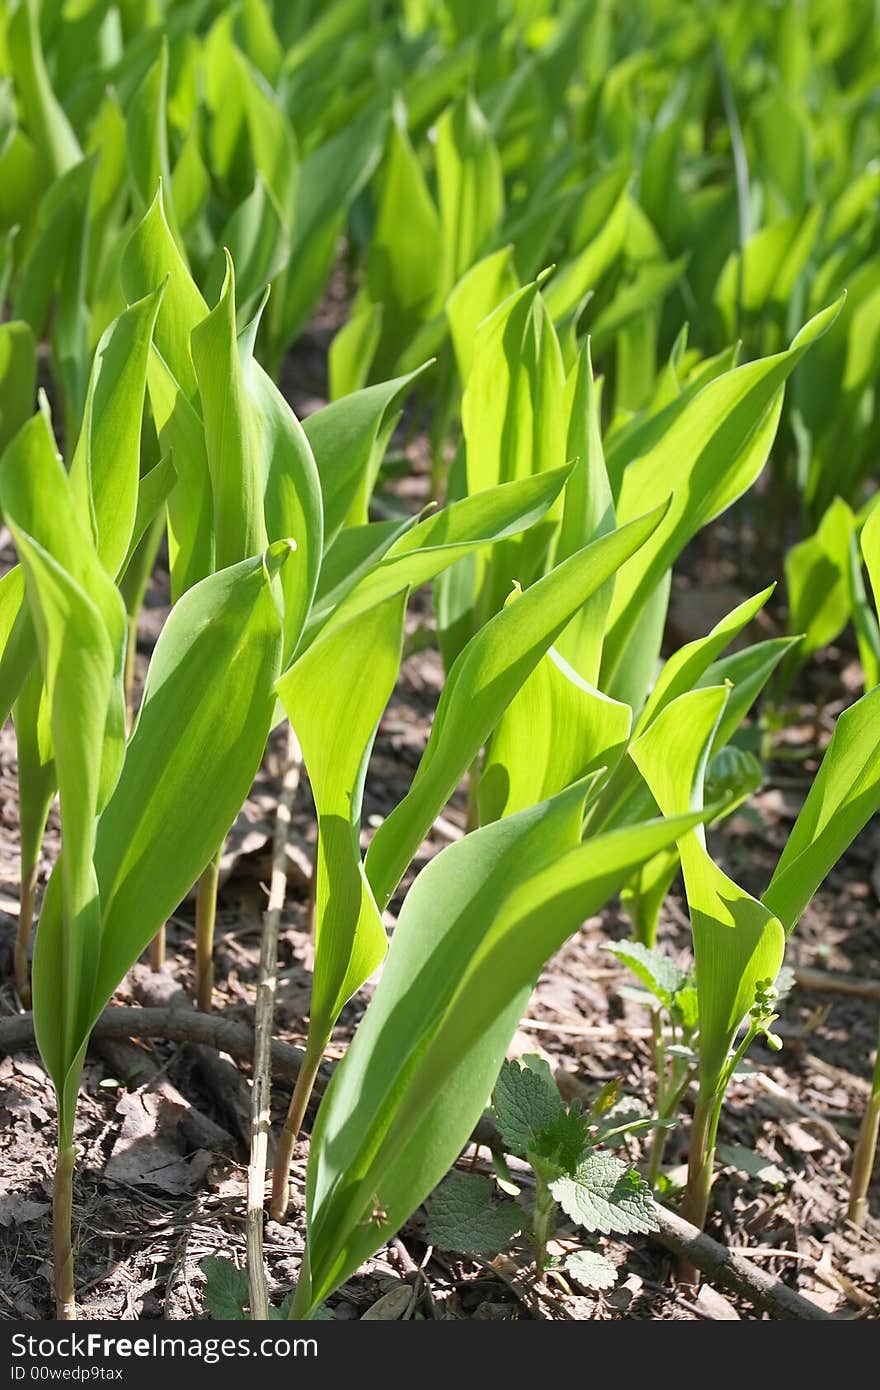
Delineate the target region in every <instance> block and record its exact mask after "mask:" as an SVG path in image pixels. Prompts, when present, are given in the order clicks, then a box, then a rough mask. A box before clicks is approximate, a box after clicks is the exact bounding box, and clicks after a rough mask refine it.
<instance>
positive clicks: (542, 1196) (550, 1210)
mask: <svg viewBox="0 0 880 1390" xmlns="http://www.w3.org/2000/svg"><path fill="white" fill-rule="evenodd" d="M533 1223H534V1236H535V1264H536V1266H537V1270H538V1277H539V1278H540V1279H543V1277H544V1270H545V1269H546V1267H547V1245H548V1242H549V1241H550V1240H551V1239H552V1237H553V1234H554V1232H555V1230H556V1202H555V1200H554V1198H553V1194H552V1192H551V1191H550V1188H549V1186H548V1184H547V1183H546V1182H545V1181H544V1179H543V1178H542V1177H541V1174H540V1173H538V1172H536V1173H535V1211H534V1216H533Z"/></svg>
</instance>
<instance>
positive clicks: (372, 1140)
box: [295, 787, 694, 1317]
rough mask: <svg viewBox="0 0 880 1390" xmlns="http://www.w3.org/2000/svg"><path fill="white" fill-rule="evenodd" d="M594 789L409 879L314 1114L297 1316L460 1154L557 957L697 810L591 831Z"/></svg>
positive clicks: (576, 791)
mask: <svg viewBox="0 0 880 1390" xmlns="http://www.w3.org/2000/svg"><path fill="white" fill-rule="evenodd" d="M583 795H584V788H583V787H576V788H572V789H569V790H568V791H566V792H563V793H561V794H560V795H559V796H558V797H555V798H554V799H553V800H552V801H550V802H547V803H544V804H543V805H541V806H539V807H535V808H532V809H529V810H527V811H523V812H520V813H519V815H516V816H509V817H507V818H506V819H505V820H502V821H497V822H495V823H494V824H493V825H490V826H487V827H486V828H485V829H483V830H478V831H476V832H475V833H474V834H472V835H468V836H466V837H465V838H464V839H463V840H461V841H459V842H458V843H457V844H454V845H451V846H449V847H448V848H447V849H445V850H444V851H443V852H442V853H441V854H439V855H438V856H437V857H436V858H435V859H433V860H432V861H431V862H430V863H429V864H428V866H427V867H426V868H425V869H424V870H423V872H422V873H421V874H420V876H419V878H418V879H417V880H416V883H415V885H414V886H413V888H412V889H411V890H410V892H409V894H408V896H407V899H406V902H405V904H404V907H403V911H402V913H401V915H400V918H399V920H398V924H397V928H396V930H395V933H394V937H393V940H392V944H391V949H390V952H389V955H388V958H387V960H386V963H385V967H384V969H383V972H382V978H381V980H380V982H379V986H378V989H377V990H376V994H375V995H374V998H373V1001H372V1003H371V1004H370V1006H369V1008H368V1010H367V1013H366V1015H365V1017H364V1019H363V1021H362V1023H361V1025H360V1027H359V1029H358V1031H357V1033H356V1035H355V1040H354V1042H353V1044H352V1046H351V1047H350V1049H349V1051H348V1053H347V1054H346V1056H345V1059H344V1061H343V1062H342V1065H341V1066H340V1067H339V1068H338V1070H337V1072H336V1074H335V1076H334V1079H333V1081H332V1082H331V1085H330V1087H329V1089H328V1091H327V1093H326V1094H325V1097H324V1100H323V1102H322V1104H321V1109H320V1111H319V1114H318V1119H317V1123H316V1127H315V1130H314V1133H313V1140H312V1149H311V1155H310V1162H309V1175H308V1205H309V1250H310V1254H309V1269H308V1270H307V1271H306V1276H307V1277H306V1278H304V1279H302V1280H301V1282H300V1287H299V1288H298V1290H297V1296H296V1304H295V1311H296V1315H297V1316H300V1317H301V1316H304V1315H306V1314H307V1312H308V1310H309V1308H310V1307H311V1306H314V1304H315V1303H317V1302H319V1301H320V1300H321V1299H322V1298H324V1297H326V1296H327V1294H328V1293H329V1292H330V1291H332V1289H333V1288H335V1287H337V1286H338V1285H339V1283H341V1282H342V1281H343V1280H344V1279H345V1278H346V1277H347V1275H348V1273H350V1272H351V1271H352V1270H353V1269H356V1268H357V1267H358V1265H359V1264H361V1263H362V1261H363V1260H364V1259H366V1258H367V1257H368V1255H369V1254H370V1253H372V1252H373V1251H374V1250H376V1249H377V1248H378V1246H379V1245H380V1244H381V1243H382V1242H383V1241H384V1240H385V1239H387V1232H388V1231H389V1230H396V1229H398V1228H399V1227H400V1225H401V1224H402V1223H403V1221H405V1220H406V1219H407V1217H408V1216H409V1214H410V1213H411V1212H412V1211H414V1210H415V1208H416V1207H417V1206H418V1204H419V1203H420V1202H421V1201H423V1200H424V1198H425V1196H426V1195H427V1193H428V1192H430V1191H431V1190H432V1188H433V1187H434V1186H436V1184H437V1182H438V1181H439V1180H440V1178H441V1177H442V1176H443V1174H444V1173H445V1172H446V1170H447V1169H448V1168H449V1166H450V1164H451V1163H452V1162H453V1161H454V1159H455V1158H456V1156H457V1155H458V1153H459V1151H460V1148H461V1145H462V1144H463V1143H464V1141H465V1140H466V1138H467V1136H468V1135H469V1134H470V1132H471V1130H472V1128H473V1126H474V1124H475V1123H476V1121H477V1119H478V1118H479V1116H480V1113H481V1111H482V1109H483V1106H484V1104H485V1099H486V1096H487V1094H488V1093H489V1092H490V1090H491V1089H492V1085H493V1083H494V1080H495V1078H496V1076H497V1073H498V1069H499V1066H500V1063H501V1059H502V1057H503V1056H504V1053H505V1051H506V1049H507V1046H508V1044H509V1041H510V1038H511V1036H512V1034H513V1032H514V1030H515V1028H516V1024H517V1021H518V1020H519V1018H520V1017H521V1015H522V1011H523V1008H524V1006H525V1002H526V999H527V997H528V993H529V991H530V990H531V988H532V986H533V983H534V981H535V979H536V978H537V975H538V973H539V971H540V969H541V966H542V964H543V962H544V961H545V960H546V959H547V957H548V955H550V954H552V952H553V951H554V950H556V949H558V947H559V945H561V943H562V942H563V941H564V940H565V938H566V937H567V936H568V935H569V934H570V932H571V931H572V930H575V929H576V927H577V926H578V925H579V924H580V923H581V922H582V921H583V920H584V919H585V918H586V917H587V916H589V915H590V914H591V913H592V912H595V911H597V910H598V908H599V906H600V905H601V904H603V903H604V902H605V901H607V899H608V897H609V896H610V895H611V894H612V893H613V892H615V891H616V890H617V889H618V888H619V887H620V885H621V883H622V882H624V881H625V879H626V878H627V877H629V875H630V874H631V873H632V870H633V868H634V867H635V865H636V864H637V863H639V862H641V861H642V860H643V859H644V858H646V857H649V856H650V855H652V854H655V853H657V852H658V851H659V850H660V849H661V848H662V847H663V846H664V844H668V843H670V842H671V840H672V839H673V838H674V837H675V836H676V835H680V834H681V833H682V830H683V828H684V825H685V824H687V825H691V824H693V823H694V821H693V819H692V818H688V819H687V821H685V822H682V821H678V822H675V823H657V824H654V825H646V826H640V827H638V828H636V829H632V830H628V831H625V832H622V833H616V834H614V835H611V836H600V837H598V838H597V839H596V840H593V841H591V842H589V843H587V844H583V845H581V844H579V843H578V840H579V836H580V824H581V815H582V801H583ZM560 856H561V857H560ZM377 1199H378V1201H379V1202H380V1203H381V1205H382V1206H383V1207H384V1209H385V1210H386V1211H387V1215H388V1221H387V1224H384V1223H383V1230H382V1231H377V1230H376V1229H375V1227H373V1228H370V1226H369V1223H368V1221H367V1218H368V1216H369V1213H370V1211H371V1210H372V1209H373V1206H374V1205H375V1203H376V1201H377ZM383 1231H384V1232H385V1234H383Z"/></svg>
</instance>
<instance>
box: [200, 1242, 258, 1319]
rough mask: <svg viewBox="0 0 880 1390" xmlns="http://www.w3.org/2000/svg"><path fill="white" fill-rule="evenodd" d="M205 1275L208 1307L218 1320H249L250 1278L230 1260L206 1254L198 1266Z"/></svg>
mask: <svg viewBox="0 0 880 1390" xmlns="http://www.w3.org/2000/svg"><path fill="white" fill-rule="evenodd" d="M199 1268H200V1269H201V1271H202V1273H203V1274H204V1276H205V1292H204V1299H205V1307H206V1308H207V1310H208V1312H209V1313H210V1314H211V1317H212V1318H213V1320H214V1321H215V1322H243V1321H245V1320H246V1319H247V1313H246V1312H245V1309H246V1308H247V1306H248V1298H249V1293H248V1279H247V1274H246V1273H245V1271H244V1270H243V1269H237V1268H236V1266H235V1265H234V1264H233V1263H232V1261H231V1260H223V1259H220V1258H218V1257H217V1256H214V1255H206V1256H205V1258H204V1259H203V1260H202V1262H201V1264H200V1265H199Z"/></svg>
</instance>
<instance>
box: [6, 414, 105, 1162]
mask: <svg viewBox="0 0 880 1390" xmlns="http://www.w3.org/2000/svg"><path fill="white" fill-rule="evenodd" d="M0 499H2V503H3V509H4V513H5V515H6V519H7V524H8V525H9V528H10V530H11V532H12V535H13V539H14V540H15V545H16V549H17V551H18V554H19V558H20V560H21V563H22V569H23V571H24V575H25V587H26V592H27V601H28V608H29V611H30V613H31V614H32V616H33V620H34V627H35V630H36V636H37V646H38V649H39V654H40V665H41V667H42V680H43V683H44V684H45V689H46V701H47V705H48V711H49V722H50V726H51V734H52V747H53V750H54V756H55V771H56V774H57V779H58V789H59V793H60V798H61V815H62V849H61V857H60V859H59V861H58V866H57V875H58V878H57V882H58V890H57V891H56V895H55V903H56V904H57V928H56V930H54V931H50V929H49V928H47V929H46V930H45V931H44V930H43V925H42V924H43V918H44V914H45V913H46V911H47V902H48V900H49V899H48V895H47V899H46V901H45V902H44V908H43V912H42V913H41V916H40V923H41V925H40V930H39V931H38V934H37V947H36V950H35V954H34V971H33V979H34V1027H35V1031H36V1035H37V1042H38V1045H39V1048H40V1053H41V1055H42V1057H43V1060H44V1062H45V1063H46V1067H47V1070H48V1071H49V1073H50V1075H51V1076H52V1079H53V1081H54V1083H55V1087H56V1093H57V1096H58V1106H59V1125H60V1127H61V1134H62V1137H63V1139H64V1142H65V1143H67V1144H69V1143H70V1142H72V1125H73V1109H72V1103H73V1095H75V1090H76V1085H77V1084H78V1074H79V1066H78V1053H79V1051H80V1041H81V1040H80V1033H79V1023H80V1019H81V1018H82V1016H83V1013H84V1011H85V1010H86V1009H87V1007H88V1000H89V998H90V995H91V988H92V982H93V979H94V970H95V963H96V958H97V944H98V940H99V933H100V906H99V900H98V892H97V885H96V882H95V871H94V867H93V863H92V856H93V851H94V842H95V817H96V814H97V812H98V810H99V808H100V806H101V805H102V804H103V802H104V801H106V798H107V796H108V794H109V792H110V790H111V789H112V787H113V785H114V783H115V781H116V777H117V775H118V770H119V762H120V758H121V755H122V747H123V740H124V735H125V722H124V721H125V711H124V705H123V704H122V700H121V695H122V687H121V671H122V662H123V659H124V652H125V612H124V608H123V605H122V599H121V598H120V596H119V593H118V592H117V590H116V589H115V588H114V586H113V584H112V582H111V580H110V579H109V578H108V577H107V575H106V573H105V572H104V570H103V568H102V567H101V564H100V562H99V560H98V557H97V554H96V553H95V551H94V549H93V548H92V545H91V537H90V536H89V535H88V533H87V532H86V531H85V530H84V529H83V528H82V527H81V526H79V524H78V522H77V516H76V508H75V505H74V502H73V497H72V495H71V491H70V484H69V481H68V478H67V475H66V473H65V471H64V468H63V465H62V463H61V461H60V459H59V458H58V456H57V455H56V453H55V447H54V440H53V438H52V435H51V431H50V428H49V425H48V422H47V420H46V418H45V417H44V416H43V415H42V413H41V414H38V415H37V416H35V417H34V419H33V420H32V421H31V422H30V423H29V424H28V425H26V426H25V427H24V429H23V430H21V431H20V432H19V434H18V435H17V436H16V439H15V441H14V443H13V446H12V447H10V448H9V449H8V450H7V451H6V454H5V456H4V460H3V465H2V469H0ZM49 911H50V915H51V909H49ZM47 953H48V954H47ZM71 1072H73V1079H72V1080H69V1078H70V1074H71Z"/></svg>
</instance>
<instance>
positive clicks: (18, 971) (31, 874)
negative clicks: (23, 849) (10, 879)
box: [15, 855, 37, 1009]
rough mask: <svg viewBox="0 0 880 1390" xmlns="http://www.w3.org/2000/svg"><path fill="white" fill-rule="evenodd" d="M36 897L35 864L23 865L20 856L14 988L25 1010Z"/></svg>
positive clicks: (27, 1003) (29, 996) (28, 990)
mask: <svg viewBox="0 0 880 1390" xmlns="http://www.w3.org/2000/svg"><path fill="white" fill-rule="evenodd" d="M36 895H37V864H36V863H33V864H25V862H24V856H23V855H22V863H21V893H20V895H19V908H18V931H17V932H16V936H15V988H16V989H17V990H18V997H19V999H20V1000H21V1002H22V1004H23V1005H24V1007H25V1008H26V1009H29V1008H30V1006H31V982H30V978H29V976H28V944H29V942H30V939H31V932H32V931H33V926H34V902H35V899H36Z"/></svg>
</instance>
